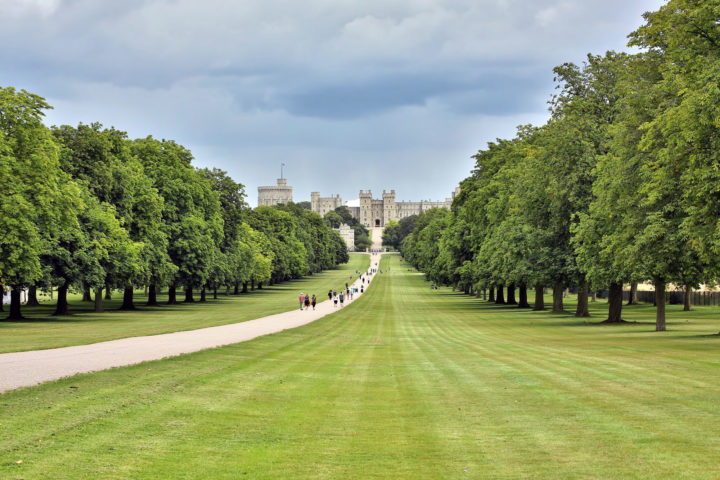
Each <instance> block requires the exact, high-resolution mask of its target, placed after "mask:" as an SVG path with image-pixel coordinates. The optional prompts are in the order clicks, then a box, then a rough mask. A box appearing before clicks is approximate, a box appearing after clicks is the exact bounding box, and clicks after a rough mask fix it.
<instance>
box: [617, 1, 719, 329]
mask: <svg viewBox="0 0 720 480" xmlns="http://www.w3.org/2000/svg"><path fill="white" fill-rule="evenodd" d="M717 19H718V7H717V5H716V4H715V2H697V1H693V0H670V1H669V2H668V3H667V4H666V5H665V6H663V7H661V8H660V9H659V10H658V11H656V12H651V13H647V14H645V20H646V23H645V25H643V26H642V27H640V28H639V29H638V30H637V31H635V32H633V33H632V34H631V35H630V39H631V40H630V45H632V46H637V47H640V48H643V49H647V51H648V54H647V57H649V58H652V59H653V60H655V61H656V62H657V64H658V67H657V70H658V72H659V76H660V79H659V81H657V82H655V83H653V84H651V85H649V86H648V88H647V90H646V91H647V92H648V93H647V94H646V95H645V96H646V98H650V99H651V100H652V102H651V105H652V106H653V107H654V108H653V111H652V115H651V116H650V118H647V119H646V123H644V124H643V125H642V138H641V139H640V141H639V143H638V147H639V150H641V151H642V153H643V154H644V155H645V159H646V162H645V163H644V168H643V183H644V188H645V192H646V194H647V196H648V202H647V203H646V204H645V205H644V207H646V209H647V211H649V212H651V213H652V214H653V217H652V221H651V222H648V223H647V224H646V225H645V230H646V232H647V233H648V235H646V236H643V237H641V239H644V240H645V241H646V244H649V243H651V240H650V238H649V235H653V236H654V237H653V240H654V242H652V243H653V244H654V245H657V243H662V247H661V250H660V251H659V252H653V253H655V254H665V255H666V257H665V259H664V260H665V261H664V262H662V260H663V259H661V258H654V261H653V262H652V263H654V265H653V268H651V269H648V271H649V273H650V274H652V275H653V277H654V281H655V282H656V288H657V291H658V294H659V296H658V299H657V302H656V303H657V316H656V330H665V311H664V308H665V305H664V290H663V287H664V283H665V282H667V281H669V280H673V279H674V280H677V281H678V282H679V283H684V284H689V283H695V282H697V281H699V280H702V278H703V277H705V278H706V277H707V275H708V274H707V273H705V272H706V271H707V272H708V273H710V272H712V275H713V276H716V274H717V272H718V268H719V267H720V261H718V252H720V241H718V233H720V225H719V222H718V219H719V218H720V201H718V194H719V193H720V188H719V187H718V181H719V180H720V174H719V173H718V171H717V163H718V160H719V159H720V157H719V156H718V155H719V154H718V147H720V140H718V134H719V133H720V124H718V121H717V119H718V116H719V115H720V106H719V102H720V89H718V88H717V85H718V82H719V80H720V60H718V57H717V51H718V46H719V45H720V33H719V32H718V23H717ZM678 229H679V231H678ZM653 257H654V256H653ZM698 262H702V263H703V264H704V265H705V266H701V267H700V268H695V267H697V265H698ZM693 271H695V272H696V273H698V274H700V275H699V276H695V275H692V272H693ZM688 275H690V277H691V278H687V277H688ZM683 277H684V278H683Z"/></svg>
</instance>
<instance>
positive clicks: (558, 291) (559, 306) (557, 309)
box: [552, 282, 565, 313]
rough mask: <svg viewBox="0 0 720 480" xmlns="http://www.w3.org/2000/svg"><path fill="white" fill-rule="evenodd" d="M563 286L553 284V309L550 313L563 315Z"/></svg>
mask: <svg viewBox="0 0 720 480" xmlns="http://www.w3.org/2000/svg"><path fill="white" fill-rule="evenodd" d="M563 290H564V289H563V286H562V285H560V284H559V283H557V282H556V283H554V284H553V293H552V295H553V308H552V313H563V312H564V311H565V308H564V306H563Z"/></svg>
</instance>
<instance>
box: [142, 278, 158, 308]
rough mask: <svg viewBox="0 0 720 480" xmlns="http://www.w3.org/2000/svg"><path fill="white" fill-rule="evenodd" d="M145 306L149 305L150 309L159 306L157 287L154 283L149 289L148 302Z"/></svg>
mask: <svg viewBox="0 0 720 480" xmlns="http://www.w3.org/2000/svg"><path fill="white" fill-rule="evenodd" d="M145 305H147V306H148V307H157V305H158V302H157V287H156V286H155V284H154V283H153V284H152V285H150V286H149V287H148V301H147V303H146V304H145Z"/></svg>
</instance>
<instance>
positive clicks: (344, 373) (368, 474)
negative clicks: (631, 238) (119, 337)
mask: <svg viewBox="0 0 720 480" xmlns="http://www.w3.org/2000/svg"><path fill="white" fill-rule="evenodd" d="M385 262H391V263H392V266H393V270H394V271H397V274H395V275H390V274H383V275H378V278H376V280H375V283H374V284H373V287H372V288H371V289H370V290H369V291H368V294H366V295H364V296H363V297H362V298H361V299H360V300H359V301H357V302H355V303H353V304H351V305H350V306H348V307H346V308H345V309H343V310H342V311H340V312H338V313H336V314H333V315H330V316H328V317H325V318H323V319H321V320H319V321H317V322H315V323H312V324H310V325H307V326H305V327H302V328H298V329H295V330H291V331H286V332H282V333H279V334H275V335H271V336H266V337H262V338H259V339H256V340H253V341H251V342H246V343H242V344H237V345H233V346H228V347H223V348H218V349H213V350H208V351H204V352H199V353H196V354H192V355H185V356H182V357H178V358H174V359H169V360H164V361H157V362H151V363H146V364H142V365H138V366H135V367H128V368H120V369H115V370H111V371H107V372H102V373H98V374H92V375H82V376H78V377H74V378H71V379H65V380H62V381H59V382H54V383H50V384H46V385H43V386H40V387H35V388H29V389H24V390H21V391H17V392H9V393H6V394H4V395H2V396H0V478H26V479H30V478H53V479H97V478H108V479H123V478H132V479H147V478H155V479H170V478H173V479H174V478H179V479H195V478H207V479H237V478H275V479H287V478H327V479H339V478H342V479H348V478H362V479H367V478H408V479H437V478H503V479H515V478H554V479H581V478H582V479H589V478H592V479H599V478H603V479H678V478H693V479H694V478H699V479H717V478H718V477H719V476H720V469H719V468H720V467H718V462H717V459H718V458H719V457H720V408H719V407H720V396H719V395H718V394H719V393H720V387H719V386H718V385H719V384H720V382H719V380H720V338H718V337H713V336H709V335H706V334H707V333H708V332H716V331H717V330H718V329H720V322H719V321H718V320H717V317H718V314H717V312H715V314H714V315H713V316H710V315H709V314H707V312H709V310H708V311H707V312H706V311H705V310H700V311H699V312H691V313H689V314H685V315H684V316H681V313H680V312H678V311H676V309H674V308H673V309H671V311H670V317H669V318H670V324H669V329H670V331H669V332H666V333H660V334H658V333H654V332H652V328H653V326H652V324H651V322H650V323H648V324H646V323H638V324H630V325H593V324H585V323H584V321H583V320H580V321H578V320H576V319H574V318H572V317H570V316H563V315H550V314H549V313H547V312H531V311H527V310H520V309H516V308H511V307H496V306H495V305H489V304H487V303H485V302H482V301H479V300H476V299H473V298H469V297H467V296H463V295H461V294H457V293H453V292H450V291H449V290H446V289H441V290H438V291H431V290H430V289H429V287H428V285H429V284H428V283H426V282H425V281H424V280H423V279H422V276H420V275H418V274H413V273H409V272H406V271H405V270H404V269H402V268H400V267H398V259H397V257H395V258H392V259H389V260H385ZM386 264H387V263H386ZM600 306H604V305H600ZM600 306H598V308H599V307H600ZM593 313H594V314H595V313H597V314H598V315H597V317H595V319H593V321H594V320H600V319H602V315H600V313H601V311H600V310H594V311H593ZM630 317H632V318H639V319H641V320H642V321H643V322H644V321H646V320H648V321H649V319H650V318H651V317H652V308H651V307H649V306H639V307H633V309H632V310H631V311H626V318H629V319H632V318H630ZM686 320H687V321H689V323H686ZM18 460H22V461H23V464H22V465H21V466H17V465H15V463H14V462H16V461H18Z"/></svg>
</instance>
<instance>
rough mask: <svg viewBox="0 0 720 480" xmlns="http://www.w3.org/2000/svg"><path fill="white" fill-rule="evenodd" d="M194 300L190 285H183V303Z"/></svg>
mask: <svg viewBox="0 0 720 480" xmlns="http://www.w3.org/2000/svg"><path fill="white" fill-rule="evenodd" d="M194 301H195V299H194V298H193V289H192V287H185V303H193V302H194Z"/></svg>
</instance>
